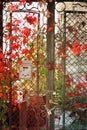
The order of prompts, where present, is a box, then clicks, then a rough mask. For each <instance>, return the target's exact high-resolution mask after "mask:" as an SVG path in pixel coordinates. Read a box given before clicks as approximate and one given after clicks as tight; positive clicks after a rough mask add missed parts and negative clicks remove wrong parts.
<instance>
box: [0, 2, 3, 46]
mask: <svg viewBox="0 0 87 130" xmlns="http://www.w3.org/2000/svg"><path fill="white" fill-rule="evenodd" d="M2 42H3V2H2V1H1V0H0V48H2V44H3V43H2Z"/></svg>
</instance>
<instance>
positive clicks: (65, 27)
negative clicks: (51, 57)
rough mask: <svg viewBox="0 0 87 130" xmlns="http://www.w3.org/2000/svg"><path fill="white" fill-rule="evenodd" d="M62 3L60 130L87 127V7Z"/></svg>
mask: <svg viewBox="0 0 87 130" xmlns="http://www.w3.org/2000/svg"><path fill="white" fill-rule="evenodd" d="M62 4H63V6H62V7H63V10H61V11H58V10H57V13H58V14H57V15H58V21H59V22H58V24H57V26H56V28H57V29H56V30H57V33H56V35H55V44H56V51H55V53H56V68H57V69H56V71H55V75H57V77H56V76H55V77H56V80H57V83H56V84H55V87H56V90H57V99H58V102H59V104H58V108H57V109H55V115H56V114H58V116H57V117H56V118H55V122H56V125H57V126H56V130H61V129H63V130H83V129H84V130H86V129H87V128H86V127H87V121H86V120H87V94H86V93H87V11H81V8H80V10H78V9H75V10H74V8H73V10H72V11H71V9H70V10H68V11H67V9H66V5H65V3H62ZM79 5H80V4H76V6H77V7H78V6H79ZM76 6H75V7H76ZM83 7H84V6H83ZM68 8H69V7H68ZM59 13H60V15H59ZM57 122H58V123H57Z"/></svg>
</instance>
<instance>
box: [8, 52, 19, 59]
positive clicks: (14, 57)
mask: <svg viewBox="0 0 87 130" xmlns="http://www.w3.org/2000/svg"><path fill="white" fill-rule="evenodd" d="M10 57H11V59H16V58H17V57H18V53H17V52H16V53H12V54H11V55H10Z"/></svg>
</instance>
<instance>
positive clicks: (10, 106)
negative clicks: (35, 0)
mask: <svg viewBox="0 0 87 130" xmlns="http://www.w3.org/2000/svg"><path fill="white" fill-rule="evenodd" d="M10 22H11V23H12V13H10ZM10 30H11V31H10V32H9V36H11V35H12V26H10ZM9 49H10V53H12V49H11V41H10V46H9ZM9 60H10V62H12V61H11V59H9ZM10 69H11V68H10ZM9 87H10V90H9V130H12V81H11V79H10V84H9Z"/></svg>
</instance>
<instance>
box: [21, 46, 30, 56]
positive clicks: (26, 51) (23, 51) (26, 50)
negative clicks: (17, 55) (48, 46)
mask: <svg viewBox="0 0 87 130" xmlns="http://www.w3.org/2000/svg"><path fill="white" fill-rule="evenodd" d="M21 52H22V54H25V55H26V54H28V53H29V50H28V49H27V48H25V49H22V50H21Z"/></svg>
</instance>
